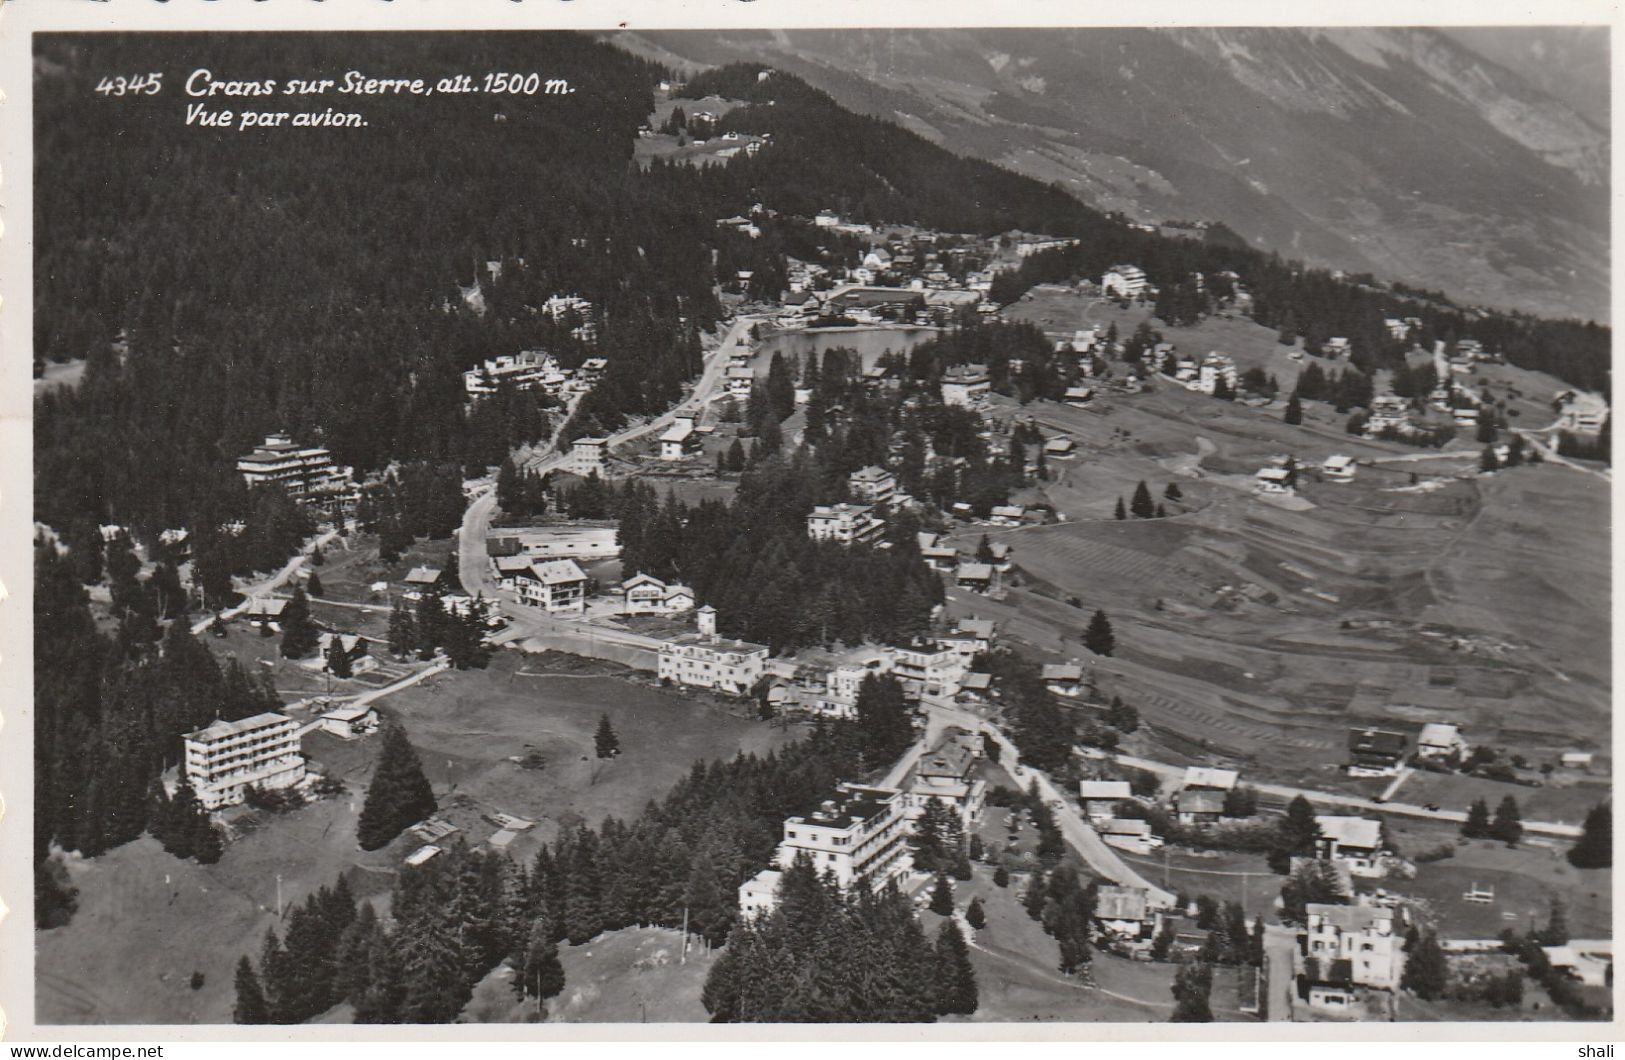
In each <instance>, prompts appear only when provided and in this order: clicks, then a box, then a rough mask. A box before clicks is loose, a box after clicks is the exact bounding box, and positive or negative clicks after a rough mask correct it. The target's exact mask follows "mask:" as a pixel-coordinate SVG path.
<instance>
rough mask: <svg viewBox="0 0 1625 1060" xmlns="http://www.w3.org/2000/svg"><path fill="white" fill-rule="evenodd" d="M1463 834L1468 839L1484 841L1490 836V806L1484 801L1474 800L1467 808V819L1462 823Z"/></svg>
mask: <svg viewBox="0 0 1625 1060" xmlns="http://www.w3.org/2000/svg"><path fill="white" fill-rule="evenodd" d="M1461 834H1462V835H1464V836H1466V837H1467V838H1468V839H1483V838H1485V837H1486V836H1488V835H1489V834H1490V806H1489V803H1487V802H1485V801H1484V800H1483V799H1474V800H1473V804H1472V805H1471V806H1469V807H1468V808H1467V819H1466V820H1465V821H1463V822H1462V823H1461Z"/></svg>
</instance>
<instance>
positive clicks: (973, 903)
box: [965, 896, 987, 931]
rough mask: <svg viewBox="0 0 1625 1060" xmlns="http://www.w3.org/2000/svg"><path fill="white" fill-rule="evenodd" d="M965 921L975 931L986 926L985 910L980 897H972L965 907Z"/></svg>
mask: <svg viewBox="0 0 1625 1060" xmlns="http://www.w3.org/2000/svg"><path fill="white" fill-rule="evenodd" d="M965 923H967V924H969V925H970V926H971V927H972V928H973V929H974V930H976V931H980V930H982V928H984V927H986V926H987V911H986V910H985V909H983V908H982V899H981V898H980V897H979V896H978V897H976V898H972V899H971V900H970V905H968V906H966V907H965Z"/></svg>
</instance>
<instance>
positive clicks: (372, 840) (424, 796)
mask: <svg viewBox="0 0 1625 1060" xmlns="http://www.w3.org/2000/svg"><path fill="white" fill-rule="evenodd" d="M434 810H435V799H434V791H433V790H432V789H431V788H430V787H429V781H428V778H427V777H425V776H424V775H423V764H422V763H421V762H419V761H418V755H417V752H416V751H414V750H413V749H412V744H411V743H410V742H409V741H408V740H407V738H406V730H405V729H403V728H402V727H401V726H400V725H398V724H391V725H389V726H388V727H387V728H386V729H385V730H384V739H383V743H382V746H380V748H379V750H378V764H377V766H376V767H375V768H374V770H373V774H372V782H371V783H370V784H368V785H367V799H366V802H365V803H363V804H362V807H361V819H360V820H359V822H357V826H356V838H357V839H358V840H359V841H360V843H361V849H363V850H377V849H378V848H379V847H382V846H385V845H386V844H388V843H389V842H390V841H391V840H392V839H394V838H395V837H396V836H398V835H400V834H401V832H402V831H403V830H405V828H406V827H407V826H408V825H411V824H416V823H417V822H418V821H421V820H423V819H424V818H425V817H428V816H429V815H430V814H431V813H433V812H434Z"/></svg>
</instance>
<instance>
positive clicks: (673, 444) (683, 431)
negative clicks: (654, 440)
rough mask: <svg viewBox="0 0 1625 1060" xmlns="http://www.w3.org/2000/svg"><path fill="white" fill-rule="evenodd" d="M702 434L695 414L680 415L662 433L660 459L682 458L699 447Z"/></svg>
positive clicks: (691, 453)
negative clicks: (696, 427) (697, 426)
mask: <svg viewBox="0 0 1625 1060" xmlns="http://www.w3.org/2000/svg"><path fill="white" fill-rule="evenodd" d="M699 444H700V434H699V432H697V431H696V430H695V429H694V417H693V416H678V417H677V418H676V419H675V420H673V421H672V425H671V426H670V427H667V428H666V430H665V431H664V432H663V433H662V434H661V435H660V459H662V460H681V459H683V458H684V457H686V456H691V455H693V453H694V452H695V451H697V450H698V449H699Z"/></svg>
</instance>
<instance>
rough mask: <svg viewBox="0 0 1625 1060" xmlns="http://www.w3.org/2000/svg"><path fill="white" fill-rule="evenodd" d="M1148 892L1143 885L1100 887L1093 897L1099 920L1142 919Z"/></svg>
mask: <svg viewBox="0 0 1625 1060" xmlns="http://www.w3.org/2000/svg"><path fill="white" fill-rule="evenodd" d="M1147 897H1148V892H1147V891H1146V889H1145V888H1144V887H1111V886H1108V887H1102V888H1100V890H1099V891H1098V892H1097V893H1096V897H1095V916H1097V917H1098V918H1100V919H1101V920H1144V919H1145V914H1146V899H1147Z"/></svg>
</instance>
